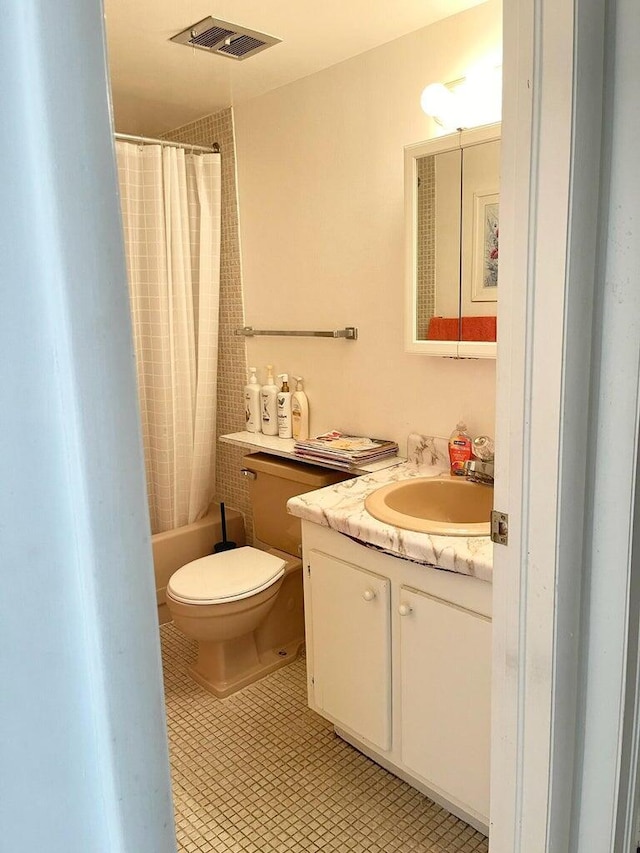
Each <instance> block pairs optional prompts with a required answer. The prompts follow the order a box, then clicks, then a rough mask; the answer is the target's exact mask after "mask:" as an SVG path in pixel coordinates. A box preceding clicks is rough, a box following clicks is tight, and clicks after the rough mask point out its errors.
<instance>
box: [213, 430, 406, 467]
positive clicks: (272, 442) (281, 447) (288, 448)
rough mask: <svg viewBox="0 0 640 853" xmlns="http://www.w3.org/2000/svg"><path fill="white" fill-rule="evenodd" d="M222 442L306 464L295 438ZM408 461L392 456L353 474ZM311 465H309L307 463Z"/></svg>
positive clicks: (238, 435)
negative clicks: (299, 453) (297, 453)
mask: <svg viewBox="0 0 640 853" xmlns="http://www.w3.org/2000/svg"><path fill="white" fill-rule="evenodd" d="M220 441H224V442H225V444H235V445H236V447H246V448H247V450H251V451H252V452H253V453H257V452H258V451H260V452H262V453H270V454H271V455H272V456H281V457H282V458H283V459H293V460H294V461H295V462H303V463H304V462H306V461H307V460H305V459H301V458H300V457H299V456H296V454H295V453H294V452H293V448H294V445H295V441H294V439H293V438H278V436H277V435H263V434H262V433H261V432H246V431H244V432H232V433H230V434H229V435H221V436H220ZM405 461H406V460H405V459H404V458H403V457H402V456H391V457H390V458H389V459H380V460H379V461H378V462H372V463H371V464H370V465H362V466H361V467H359V468H353V469H352V470H351V471H350V472H347V473H351V474H356V475H357V474H374V473H375V472H376V471H383V470H384V469H385V468H392V467H393V466H394V465H399V464H400V463H401V462H405ZM307 464H309V463H307ZM311 464H313V465H319V466H320V467H321V468H331V469H332V470H333V471H343V470H344V469H343V468H337V467H336V466H335V465H328V464H326V463H324V462H315V461H314V462H313V463H311Z"/></svg>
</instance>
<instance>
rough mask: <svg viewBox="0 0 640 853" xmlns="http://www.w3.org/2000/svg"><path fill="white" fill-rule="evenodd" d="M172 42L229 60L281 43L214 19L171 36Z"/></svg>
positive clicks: (263, 34)
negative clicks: (226, 57)
mask: <svg viewBox="0 0 640 853" xmlns="http://www.w3.org/2000/svg"><path fill="white" fill-rule="evenodd" d="M171 41H175V42H177V43H178V44H186V45H187V46H188V47H197V48H199V49H200V50H206V51H208V52H209V53H216V54H218V55H219V56H228V57H229V59H248V58H249V57H250V56H255V54H256V53H260V51H261V50H266V49H267V48H268V47H271V45H274V44H278V42H280V41H282V39H279V38H275V37H274V36H268V35H267V34H266V33H257V32H255V31H254V30H248V29H247V28H246V27H239V26H237V25H236V24H230V23H229V22H228V21H218V20H216V19H215V18H204V20H202V21H199V22H198V23H197V24H193V25H192V26H191V27H187V29H186V30H183V31H182V32H181V33H178V34H177V35H175V36H173V37H172V38H171Z"/></svg>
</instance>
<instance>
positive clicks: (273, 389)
mask: <svg viewBox="0 0 640 853" xmlns="http://www.w3.org/2000/svg"><path fill="white" fill-rule="evenodd" d="M277 396H278V386H277V385H276V383H275V382H274V381H273V365H272V364H268V365H267V384H266V385H263V386H262V390H261V391H260V402H261V406H260V417H261V420H262V432H263V433H264V434H265V435H277V434H278V404H277Z"/></svg>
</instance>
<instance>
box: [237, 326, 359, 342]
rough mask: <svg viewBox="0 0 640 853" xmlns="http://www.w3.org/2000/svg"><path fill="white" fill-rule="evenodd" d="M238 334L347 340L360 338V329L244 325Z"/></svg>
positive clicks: (248, 336) (348, 327) (246, 336)
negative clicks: (261, 327) (311, 328)
mask: <svg viewBox="0 0 640 853" xmlns="http://www.w3.org/2000/svg"><path fill="white" fill-rule="evenodd" d="M236 335H244V337H245V338H255V337H257V336H258V335H274V336H276V335H277V336H283V337H296V338H345V340H347V341H357V340H358V330H357V328H356V327H355V326H347V327H346V328H345V329H334V331H333V332H306V331H304V332H296V331H285V330H280V331H272V330H266V329H254V328H253V326H243V328H242V329H236Z"/></svg>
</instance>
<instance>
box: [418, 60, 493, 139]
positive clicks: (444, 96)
mask: <svg viewBox="0 0 640 853" xmlns="http://www.w3.org/2000/svg"><path fill="white" fill-rule="evenodd" d="M420 106H421V107H422V110H423V112H425V113H426V114H427V115H428V116H431V117H432V118H433V119H434V121H435V122H436V124H439V125H440V126H441V127H442V128H444V129H445V130H446V131H452V130H461V129H463V128H469V127H478V126H479V125H481V124H493V123H494V122H498V121H500V119H501V116H502V65H501V64H500V63H496V62H495V61H491V60H485V61H484V62H479V63H477V64H476V65H474V66H472V67H471V68H469V69H468V71H467V73H466V75H465V76H464V77H461V78H460V79H458V80H453V81H451V82H450V83H431V84H430V85H429V86H427V87H426V89H424V90H423V92H422V95H421V96H420Z"/></svg>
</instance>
